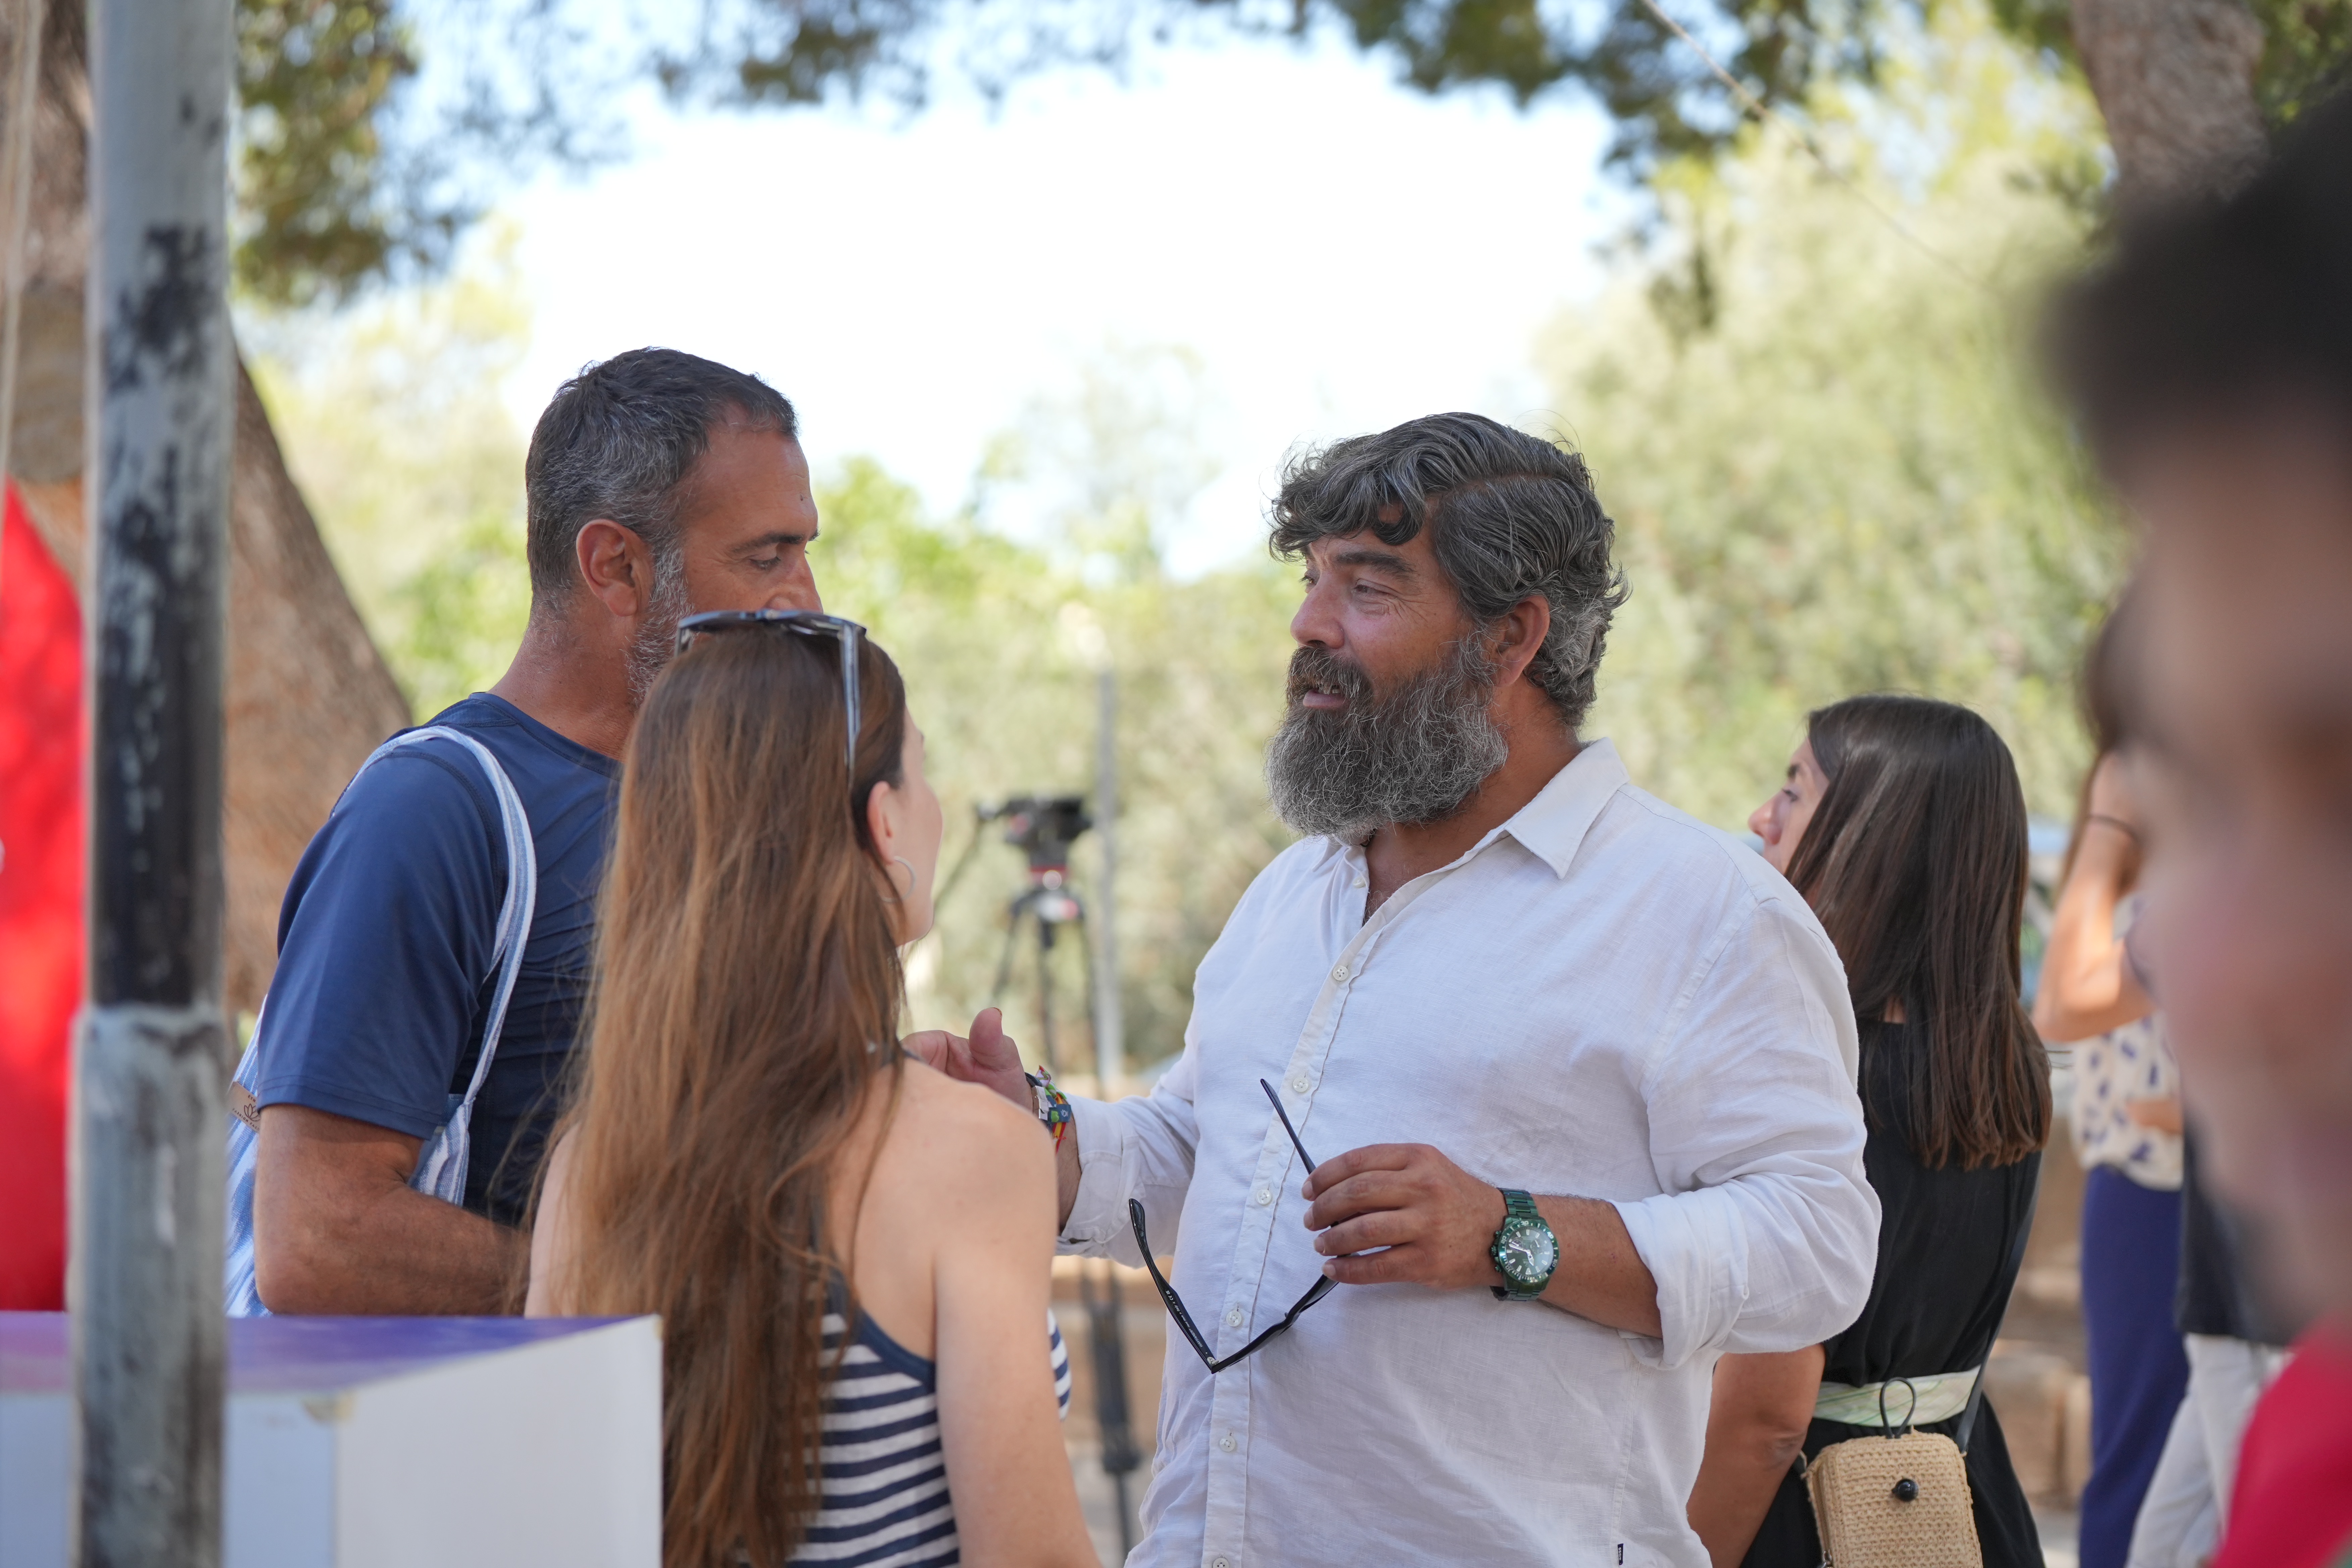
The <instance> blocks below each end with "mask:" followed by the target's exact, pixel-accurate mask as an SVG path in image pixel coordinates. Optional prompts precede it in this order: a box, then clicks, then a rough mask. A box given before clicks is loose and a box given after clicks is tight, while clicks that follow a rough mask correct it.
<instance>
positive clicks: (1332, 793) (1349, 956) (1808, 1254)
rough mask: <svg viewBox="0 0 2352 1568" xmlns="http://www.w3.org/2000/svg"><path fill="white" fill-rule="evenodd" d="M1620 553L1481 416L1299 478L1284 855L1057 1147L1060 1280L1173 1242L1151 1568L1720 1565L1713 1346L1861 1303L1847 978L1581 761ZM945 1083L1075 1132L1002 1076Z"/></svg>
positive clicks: (1338, 452) (1291, 500) (1590, 503)
mask: <svg viewBox="0 0 2352 1568" xmlns="http://www.w3.org/2000/svg"><path fill="white" fill-rule="evenodd" d="M1611 543H1612V526H1611V523H1610V521H1609V518H1608V516H1607V514H1606V513H1605V512H1603V510H1601V503H1600V500H1598V498H1597V497H1596V496H1595V495H1594V494H1593V490H1592V485H1591V477H1590V475H1589V474H1588V473H1587V472H1586V469H1585V466H1584V464H1583V462H1582V460H1581V459H1580V458H1577V457H1576V456H1574V455H1573V454H1570V453H1568V452H1564V451H1561V450H1559V448H1557V447H1553V446H1551V445H1549V443H1546V442H1544V441H1540V440H1538V439H1536V438H1535V437H1530V436H1527V435H1523V434H1521V433H1519V432H1517V431H1514V430H1511V429H1508V428H1507V427H1505V426H1500V425H1497V424H1496V423H1494V422H1493V421H1492V420H1488V419H1483V418H1480V417H1477V416H1474V415H1467V414H1448V415H1438V416H1432V417H1429V418H1425V419H1418V420H1414V421H1413V422H1412V423H1411V424H1408V425H1403V426H1398V427H1397V428H1395V429H1393V430H1389V431H1386V432H1383V433H1382V434H1381V435H1377V436H1368V437H1360V438H1357V439H1354V440H1349V441H1342V442H1339V443H1338V444H1337V445H1335V446H1332V447H1329V448H1328V449H1326V450H1323V451H1320V452H1318V453H1313V454H1310V455H1309V456H1307V458H1304V459H1302V460H1300V461H1297V462H1296V463H1295V464H1294V465H1293V466H1292V468H1291V470H1290V472H1289V473H1288V475H1287V476H1286V481H1285V483H1284V485H1283V488H1282V492H1281V495H1280V497H1279V499H1278V500H1276V503H1275V509H1274V544H1275V547H1276V549H1277V550H1278V551H1280V552H1282V553H1283V554H1285V555H1286V556H1288V557H1290V558H1292V559H1297V560H1301V561H1303V563H1304V565H1305V569H1306V570H1305V581H1306V595H1305V602H1304V603H1303V604H1302V605H1301V606H1300V608H1299V611H1298V614H1297V618H1296V619H1295V620H1293V622H1292V623H1291V634H1292V636H1293V637H1296V638H1297V642H1298V650H1297V654H1296V656H1295V657H1294V658H1293V659H1292V662H1291V672H1290V702H1289V711H1288V714H1287V716H1286V719H1285V720H1284V722H1283V726H1282V729H1281V731H1280V733H1278V734H1277V735H1276V737H1275V740H1274V744H1273V746H1272V748H1271V749H1270V751H1269V752H1268V753H1267V761H1266V776H1267V783H1268V785H1269V787H1270V789H1271V791H1272V794H1273V799H1274V804H1275V806H1276V809H1277V810H1278V811H1279V812H1280V813H1281V815H1282V816H1283V817H1284V819H1285V820H1286V821H1287V822H1288V823H1289V824H1290V825H1291V826H1293V827H1295V828H1297V830H1298V831H1299V832H1300V833H1301V834H1302V835H1303V837H1302V838H1301V839H1300V841H1299V842H1298V843H1297V844H1294V845H1293V846H1291V847H1290V848H1289V849H1287V850H1286V851H1285V852H1284V853H1283V854H1282V855H1280V856H1278V857H1277V858H1276V859H1275V861H1274V863H1273V864H1272V865H1270V866H1268V867H1267V868H1265V871H1264V872H1262V873H1261V874H1260V875H1259V876H1258V878H1257V879H1256V881H1255V883H1253V884H1252V885H1251V887H1250V889H1249V891H1248V892H1247V893H1246V894H1245V895H1244V897H1243V899H1242V901H1241V903H1240V905H1239V907H1238V908H1236V909H1235V910H1234V913H1233V916H1232V918H1231V920H1230V921H1228V922H1227V924H1226V926H1225V930H1224V932H1223V935H1222V936H1221V937H1220V938H1219V939H1218V942H1217V943H1216V945H1215V947H1213V949H1212V950H1211V951H1210V952H1209V955H1208V957H1207V958H1206V959H1205V960H1203V961H1202V965H1201V969H1200V973H1199V977H1198V980H1197V982H1196V984H1195V986H1194V991H1193V1012H1192V1023H1191V1026H1190V1027H1189V1028H1188V1029H1187V1030H1186V1033H1185V1043H1184V1052H1183V1055H1182V1056H1181V1058H1179V1060H1178V1061H1177V1063H1176V1065H1175V1066H1174V1067H1173V1068H1171V1069H1170V1070H1169V1072H1168V1073H1167V1074H1166V1075H1165V1076H1164V1077H1163V1078H1162V1079H1160V1084H1159V1086H1158V1087H1157V1088H1156V1089H1154V1090H1153V1091H1152V1092H1151V1093H1150V1095H1149V1096H1144V1097H1139V1098H1135V1099H1129V1100H1118V1101H1116V1102H1109V1103H1104V1102H1097V1101H1091V1100H1077V1101H1076V1102H1075V1104H1074V1105H1072V1106H1071V1107H1070V1114H1071V1115H1072V1117H1073V1118H1074V1120H1072V1121H1070V1124H1069V1127H1068V1130H1067V1131H1066V1132H1065V1133H1063V1134H1062V1135H1060V1136H1059V1138H1058V1151H1057V1153H1058V1158H1059V1160H1060V1163H1061V1171H1062V1194H1061V1201H1062V1207H1063V1247H1064V1250H1066V1251H1075V1252H1084V1253H1088V1254H1094V1255H1103V1254H1108V1255H1109V1256H1111V1257H1114V1258H1121V1259H1123V1260H1124V1261H1126V1262H1128V1263H1130V1264H1142V1263H1145V1262H1146V1261H1147V1260H1148V1259H1150V1258H1151V1255H1152V1253H1153V1252H1154V1251H1155V1250H1158V1249H1160V1248H1165V1247H1169V1246H1170V1245H1171V1244H1172V1246H1173V1248H1174V1254H1175V1264H1174V1267H1173V1268H1172V1269H1171V1270H1169V1271H1168V1274H1167V1275H1166V1276H1164V1277H1161V1293H1162V1296H1163V1298H1164V1299H1165V1300H1166V1301H1167V1304H1168V1307H1169V1310H1170V1312H1171V1318H1172V1320H1173V1321H1172V1324H1171V1334H1170V1336H1169V1345H1170V1348H1169V1353H1168V1362H1167V1366H1166V1372H1165V1377H1164V1380H1163V1382H1162V1385H1161V1388H1162V1392H1161V1405H1160V1448H1159V1452H1158V1455H1157V1457H1156V1458H1155V1460H1154V1473H1153V1477H1152V1481H1151V1486H1150V1491H1149V1493H1148V1494H1147V1496H1146V1498H1145V1500H1144V1503H1143V1509H1142V1513H1143V1522H1144V1525H1145V1529H1146V1538H1145V1540H1144V1542H1142V1544H1141V1545H1140V1546H1139V1547H1138V1548H1137V1550H1136V1552H1135V1553H1134V1555H1132V1556H1130V1557H1129V1559H1128V1562H1129V1565H1130V1568H1136V1565H1139V1564H1150V1565H1154V1568H1158V1565H1162V1564H1175V1563H1183V1564H1186V1565H1187V1568H1196V1565H1197V1568H1260V1565H1262V1564H1268V1565H1270V1564H1276V1563H1281V1564H1296V1565H1301V1568H1304V1565H1308V1564H1331V1565H1333V1568H1340V1565H1346V1568H1356V1565H1360V1564H1366V1563H1474V1562H1475V1563H1556V1564H1571V1563H1573V1564H1580V1565H1582V1564H1590V1565H1592V1568H1621V1565H1624V1564H1635V1563H1641V1564H1652V1563H1673V1564H1678V1565H1684V1568H1705V1564H1706V1552H1705V1550H1704V1549H1703V1548H1702V1547H1701V1545H1700V1543H1699V1540H1698V1537H1697V1536H1696V1534H1695V1533H1694V1532H1693V1531H1692V1530H1691V1528H1690V1526H1689V1523H1688V1522H1687V1521H1686V1520H1685V1517H1684V1502H1685V1499H1686V1498H1687V1497H1688V1496H1689V1495H1690V1489H1691V1484H1692V1481H1693V1480H1694V1479H1696V1476H1697V1473H1698V1466H1699V1457H1700V1452H1701V1448H1702V1446H1703V1442H1704V1437H1705V1433H1706V1413H1707V1403H1708V1391H1709V1383H1710V1378H1711V1374H1712V1371H1713V1368H1714V1364H1715V1361H1716V1358H1717V1356H1718V1355H1719V1354H1721V1353H1722V1352H1727V1351H1788V1350H1795V1349H1798V1348H1800V1347H1802V1346H1806V1345H1811V1344H1816V1343H1819V1342H1821V1341H1822V1340H1824V1339H1827V1338H1828V1337H1829V1336H1831V1335H1832V1334H1834V1333H1836V1332H1838V1331H1840V1330H1842V1329H1843V1328H1844V1327H1846V1326H1847V1325H1848V1324H1849V1323H1851V1322H1852V1321H1853V1320H1854V1318H1855V1317H1856V1316H1857V1315H1858V1314H1859V1312H1860V1311H1861V1310H1862V1307H1863V1305H1864V1299H1865V1297H1866V1296H1867V1294H1868V1292H1869V1288H1870V1280H1871V1272H1872V1268H1873V1267H1874V1261H1875V1257H1876V1241H1877V1228H1878V1204H1877V1200H1876V1198H1875V1197H1874V1195H1873V1194H1872V1192H1871V1189H1870V1186H1869V1184H1868V1182H1867V1181H1866V1180H1865V1178H1864V1173H1863V1142H1864V1129H1863V1120H1862V1108H1861V1105H1860V1103H1859V1101H1858V1100H1857V1099H1856V1097H1855V1093H1854V1088H1853V1084H1854V1070H1855V1066H1856V1055H1857V1045H1856V1039H1855V1028H1854V1018H1853V1007H1852V1006H1851V1005H1850V1004H1849V1002H1848V1000H1847V996H1846V987H1845V979H1844V974H1843V970H1842V969H1841V967H1840V965H1839V963H1838V958H1837V954H1836V952H1835V951H1834V950H1833V949H1832V947H1831V945H1830V942H1829V941H1828V939H1827V937H1825V936H1824V935H1823V934H1822V929H1821V926H1820V925H1819V923H1818V922H1817V921H1815V920H1814V919H1813V916H1812V913H1811V910H1808V909H1807V908H1806V906H1805V903H1804V901H1803V900H1801V898H1799V897H1798V896H1797V894H1796V893H1795V891H1794V890H1793V889H1790V887H1789V885H1788V884H1787V883H1786V882H1784V881H1783V880H1781V879H1780V876H1779V874H1778V873H1776V872H1775V871H1773V870H1772V869H1771V868H1770V867H1769V866H1767V865H1766V864H1765V863H1764V861H1763V860H1762V859H1761V858H1759V857H1758V856H1757V855H1755V854H1754V853H1753V852H1751V851H1750V850H1748V848H1747V847H1745V846H1744V845H1742V844H1741V843H1739V842H1738V840H1736V839H1734V838H1731V837H1728V836H1727V835H1726V834H1723V833H1720V832H1717V830H1716V829H1714V828H1711V827H1708V826H1704V825H1703V824H1700V823H1698V822H1696V821H1694V820H1693V819H1691V818H1690V817H1688V816H1684V815H1683V814H1682V813H1680V812H1678V811H1675V809H1673V808H1672V807H1671V806H1668V805H1664V804H1662V803H1661V802H1659V801H1657V800H1655V799H1654V798H1652V797H1651V796H1650V795H1645V794H1643V792H1642V791H1641V790H1639V789H1636V788H1635V787H1634V786H1633V784H1631V783H1630V782H1629V781H1628V779H1627V777H1626V774H1625V769H1624V766H1623V764H1622V763H1620V762H1619V760H1618V757H1617V753H1616V752H1615V750H1614V748H1612V746H1611V745H1610V743H1609V742H1607V741H1605V740H1591V741H1586V740H1582V739H1580V736H1579V734H1578V727H1579V725H1580V723H1581V722H1582V721H1583V719H1584V716H1585V711H1586V710H1587V708H1588V707H1589V706H1590V705H1591V701H1592V695H1593V676H1594V672H1595V670H1596V668H1598V666H1599V664H1600V661H1601V646H1602V641H1603V638H1604V636H1605V634H1606V632H1607V630H1608V626H1609V620H1610V616H1611V615H1612V612H1613V611H1614V610H1615V608H1616V607H1617V605H1619V604H1620V603H1621V602H1622V599H1623V596H1624V591H1623V588H1622V581H1621V579H1620V577H1619V575H1618V574H1617V573H1616V572H1615V571H1614V569H1613V568H1612V565H1611V563H1610V549H1611ZM938 1054H939V1056H940V1065H942V1066H944V1067H946V1068H948V1070H950V1072H952V1073H955V1074H957V1075H958V1076H961V1077H964V1078H968V1079H973V1080H976V1081H981V1082H985V1083H989V1084H990V1085H992V1087H994V1088H996V1089H999V1091H1000V1092H1003V1093H1005V1094H1007V1095H1008V1096H1010V1097H1012V1098H1013V1099H1015V1100H1018V1101H1020V1102H1021V1103H1023V1104H1024V1105H1037V1104H1038V1103H1039V1102H1040V1101H1042V1102H1043V1104H1042V1106H1041V1107H1040V1109H1041V1110H1042V1111H1043V1112H1044V1114H1045V1116H1046V1117H1048V1118H1053V1119H1055V1120H1058V1119H1059V1118H1060V1116H1061V1114H1062V1105H1061V1101H1062V1098H1063V1097H1062V1096H1061V1095H1060V1093H1059V1091H1058V1090H1055V1089H1051V1088H1050V1087H1049V1086H1042V1085H1039V1086H1033V1085H1032V1084H1030V1083H1028V1082H1025V1081H1024V1079H1022V1077H1021V1076H1020V1068H1019V1063H1018V1061H1017V1060H1013V1059H1010V1058H1009V1053H1007V1052H1006V1051H1005V1050H1004V1049H1003V1047H1002V1045H1001V1043H1000V1042H996V1041H993V1040H992V1041H990V1042H987V1043H986V1044H984V1045H981V1044H967V1043H965V1042H961V1041H952V1040H950V1041H946V1042H944V1043H943V1044H941V1045H940V1046H939V1047H938ZM1269 1100H1271V1101H1272V1103H1271V1104H1269V1103H1268V1102H1269ZM1310 1148H1311V1149H1314V1150H1316V1151H1318V1152H1319V1153H1320V1154H1321V1155H1324V1156H1328V1157H1327V1158H1325V1159H1324V1160H1323V1162H1322V1163H1320V1164H1312V1165H1310V1164H1309V1163H1308V1159H1307V1150H1308V1149H1310ZM1310 1170H1311V1174H1310V1173H1309V1172H1310ZM1155 1238H1156V1239H1155ZM1153 1267H1154V1268H1155V1271H1156V1269H1157V1265H1156V1264H1155V1265H1153ZM1335 1285H1336V1287H1337V1288H1335Z"/></svg>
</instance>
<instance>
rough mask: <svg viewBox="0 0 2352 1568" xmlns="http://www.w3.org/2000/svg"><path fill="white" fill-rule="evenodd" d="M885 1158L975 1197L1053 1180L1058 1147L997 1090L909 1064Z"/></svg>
mask: <svg viewBox="0 0 2352 1568" xmlns="http://www.w3.org/2000/svg"><path fill="white" fill-rule="evenodd" d="M888 1142H889V1144H890V1146H891V1147H890V1150H889V1152H888V1155H887V1157H886V1163H887V1161H888V1160H889V1159H896V1160H900V1161H903V1162H904V1163H905V1164H906V1165H907V1166H908V1168H909V1173H913V1171H916V1170H919V1171H921V1172H922V1173H923V1176H922V1177H921V1178H919V1179H922V1180H924V1181H925V1182H926V1184H930V1183H931V1182H932V1181H933V1180H935V1179H945V1180H950V1181H952V1183H953V1184H955V1185H956V1186H958V1187H962V1188H965V1189H966V1190H967V1192H968V1194H969V1195H971V1196H975V1197H982V1198H987V1197H992V1196H996V1195H1001V1194H1003V1192H1004V1191H1005V1190H1006V1189H1007V1188H1008V1187H1016V1186H1020V1185H1024V1184H1045V1185H1048V1186H1050V1185H1051V1184H1052V1182H1053V1168H1054V1152H1053V1142H1052V1141H1051V1140H1050V1139H1048V1138H1046V1137H1045V1135H1044V1133H1043V1132H1042V1131H1040V1130H1039V1128H1038V1126H1037V1119H1036V1118H1035V1117H1034V1116H1032V1115H1030V1114H1029V1113H1028V1112H1027V1111H1025V1110H1022V1109H1021V1108H1020V1107H1019V1106H1017V1105H1014V1104H1013V1103H1012V1102H1011V1101H1009V1100H1005V1099H1004V1098H1003V1096H1001V1095H999V1094H996V1093H995V1092H993V1091H992V1090H990V1089H983V1088H982V1087H981V1086H980V1085H978V1084H972V1083H959V1082H958V1081H956V1080H955V1079H951V1078H949V1077H948V1076H947V1075H946V1074H945V1073H942V1072H940V1071H939V1070H938V1069H937V1068H930V1067H926V1066H925V1065H924V1064H922V1063H921V1062H919V1061H916V1060H913V1059H912V1058H909V1059H908V1061H907V1064H906V1066H905V1068H904V1069H903V1072H902V1074H901V1076H900V1079H899V1094H898V1114H897V1116H896V1117H895V1118H894V1119H893V1121H892V1124H891V1127H890V1131H889V1133H888Z"/></svg>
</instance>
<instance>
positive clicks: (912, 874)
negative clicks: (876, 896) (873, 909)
mask: <svg viewBox="0 0 2352 1568" xmlns="http://www.w3.org/2000/svg"><path fill="white" fill-rule="evenodd" d="M890 858H891V859H893V860H896V861H897V862H898V864H899V865H901V866H904V867H905V868H907V890H906V891H905V892H904V893H901V894H899V895H898V897H897V898H895V899H890V898H886V899H884V900H882V901H883V902H884V903H886V904H903V903H905V902H906V901H907V900H908V899H911V898H913V897H914V896H915V889H916V888H918V887H919V886H920V885H921V884H922V880H923V878H922V873H920V872H919V871H917V870H916V869H915V863H914V862H913V861H912V860H909V859H908V858H906V857H905V856H904V855H893V856H891V857H890ZM885 875H886V876H887V872H886V873H885ZM893 886H896V884H895V883H894V884H893Z"/></svg>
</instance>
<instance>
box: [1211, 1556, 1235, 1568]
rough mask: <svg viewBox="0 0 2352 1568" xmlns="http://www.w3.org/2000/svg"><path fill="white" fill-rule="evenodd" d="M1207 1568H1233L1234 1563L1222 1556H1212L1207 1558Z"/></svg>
mask: <svg viewBox="0 0 2352 1568" xmlns="http://www.w3.org/2000/svg"><path fill="white" fill-rule="evenodd" d="M1209 1568H1234V1565H1233V1564H1232V1563H1228V1562H1226V1561H1225V1560H1224V1559H1223V1558H1222V1557H1213V1558H1211V1559H1210V1560H1209Z"/></svg>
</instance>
